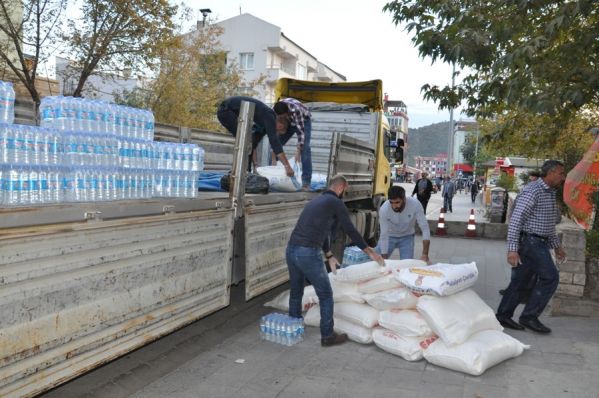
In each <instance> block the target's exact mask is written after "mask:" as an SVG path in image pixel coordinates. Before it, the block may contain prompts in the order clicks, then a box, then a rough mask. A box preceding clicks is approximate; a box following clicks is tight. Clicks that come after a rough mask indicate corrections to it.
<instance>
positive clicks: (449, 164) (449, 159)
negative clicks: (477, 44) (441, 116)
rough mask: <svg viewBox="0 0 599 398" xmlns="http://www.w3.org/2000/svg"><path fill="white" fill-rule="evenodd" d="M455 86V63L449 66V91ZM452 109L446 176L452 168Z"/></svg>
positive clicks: (450, 111)
mask: <svg viewBox="0 0 599 398" xmlns="http://www.w3.org/2000/svg"><path fill="white" fill-rule="evenodd" d="M454 86H455V62H454V63H452V64H451V89H452V91H453V88H454ZM453 133H454V131H453V107H452V108H450V109H449V145H448V149H447V175H450V174H451V170H452V167H453Z"/></svg>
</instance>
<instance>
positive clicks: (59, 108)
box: [53, 95, 67, 131]
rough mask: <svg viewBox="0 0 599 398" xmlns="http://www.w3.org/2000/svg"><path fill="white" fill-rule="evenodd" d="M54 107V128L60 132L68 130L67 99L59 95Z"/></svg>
mask: <svg viewBox="0 0 599 398" xmlns="http://www.w3.org/2000/svg"><path fill="white" fill-rule="evenodd" d="M53 105H54V128H56V129H58V130H60V131H66V130H67V112H66V100H65V97H63V96H62V95H59V96H58V97H56V100H55V101H54V102H53Z"/></svg>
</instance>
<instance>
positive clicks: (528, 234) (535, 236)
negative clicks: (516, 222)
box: [520, 232, 549, 240]
mask: <svg viewBox="0 0 599 398" xmlns="http://www.w3.org/2000/svg"><path fill="white" fill-rule="evenodd" d="M520 234H521V235H522V236H532V237H533V238H537V239H541V240H549V237H548V236H543V235H539V234H533V233H531V232H521V233H520Z"/></svg>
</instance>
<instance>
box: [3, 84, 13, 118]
mask: <svg viewBox="0 0 599 398" xmlns="http://www.w3.org/2000/svg"><path fill="white" fill-rule="evenodd" d="M14 119H15V90H14V89H13V87H12V83H10V82H3V81H2V80H0V123H12V122H13V121H14Z"/></svg>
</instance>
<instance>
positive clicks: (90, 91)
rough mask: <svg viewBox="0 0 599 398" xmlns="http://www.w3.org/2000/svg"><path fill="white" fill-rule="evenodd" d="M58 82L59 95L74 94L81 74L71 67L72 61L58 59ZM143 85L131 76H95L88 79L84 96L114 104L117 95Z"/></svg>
mask: <svg viewBox="0 0 599 398" xmlns="http://www.w3.org/2000/svg"><path fill="white" fill-rule="evenodd" d="M56 80H58V86H59V94H61V95H72V94H73V92H74V91H75V88H76V87H77V83H78V80H79V72H78V71H77V70H76V69H73V68H72V67H71V61H70V60H68V59H66V58H62V57H56ZM141 84H142V81H141V80H139V79H136V78H134V77H131V76H119V75H116V74H114V75H108V74H94V75H91V76H90V77H88V79H87V81H86V82H85V86H84V88H83V92H82V94H83V97H86V98H94V99H103V100H106V101H109V102H114V99H115V95H116V94H119V95H120V94H122V93H123V91H124V90H127V91H132V90H134V89H135V88H138V87H141Z"/></svg>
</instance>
